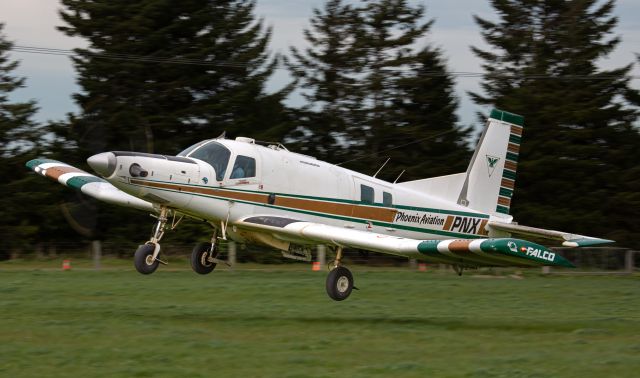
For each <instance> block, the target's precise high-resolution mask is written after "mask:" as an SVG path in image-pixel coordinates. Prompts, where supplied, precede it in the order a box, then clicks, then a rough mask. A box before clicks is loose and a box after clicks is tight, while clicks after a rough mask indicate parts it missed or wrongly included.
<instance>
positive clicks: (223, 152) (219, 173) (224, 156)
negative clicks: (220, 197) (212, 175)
mask: <svg viewBox="0 0 640 378" xmlns="http://www.w3.org/2000/svg"><path fill="white" fill-rule="evenodd" d="M189 157H192V158H196V159H200V160H203V161H205V162H207V163H209V164H211V166H212V167H213V169H214V170H215V171H216V180H218V181H222V179H223V178H224V173H225V172H226V171H227V165H229V158H230V157H231V151H229V150H228V149H227V148H226V147H225V146H223V145H221V144H220V143H217V142H211V143H208V144H206V145H204V146H202V147H200V148H198V149H197V150H196V151H195V152H193V153H192V154H191V155H189Z"/></svg>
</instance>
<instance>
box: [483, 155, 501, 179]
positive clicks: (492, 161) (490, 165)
mask: <svg viewBox="0 0 640 378" xmlns="http://www.w3.org/2000/svg"><path fill="white" fill-rule="evenodd" d="M485 156H486V157H487V169H488V171H489V177H491V175H492V174H493V171H495V170H496V165H498V162H499V161H500V158H499V157H495V156H491V155H485Z"/></svg>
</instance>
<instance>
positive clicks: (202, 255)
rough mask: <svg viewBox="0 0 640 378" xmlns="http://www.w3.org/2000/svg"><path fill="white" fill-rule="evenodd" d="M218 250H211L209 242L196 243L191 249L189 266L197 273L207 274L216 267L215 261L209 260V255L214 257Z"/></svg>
mask: <svg viewBox="0 0 640 378" xmlns="http://www.w3.org/2000/svg"><path fill="white" fill-rule="evenodd" d="M217 255H218V251H216V249H215V248H214V249H213V251H211V243H198V244H196V246H195V247H193V251H191V268H192V269H193V271H194V272H196V273H198V274H208V273H211V272H213V270H214V269H215V268H216V265H217V264H216V263H214V262H211V261H209V258H210V257H216V256H217Z"/></svg>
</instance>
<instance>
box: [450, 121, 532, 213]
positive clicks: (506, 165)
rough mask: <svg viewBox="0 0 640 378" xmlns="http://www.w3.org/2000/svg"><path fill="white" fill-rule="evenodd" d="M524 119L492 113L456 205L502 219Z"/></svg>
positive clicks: (512, 180)
mask: <svg viewBox="0 0 640 378" xmlns="http://www.w3.org/2000/svg"><path fill="white" fill-rule="evenodd" d="M523 125H524V118H523V117H522V116H519V115H516V114H512V113H508V112H504V111H501V110H497V109H494V110H492V111H491V115H490V116H489V120H488V121H487V126H486V127H485V129H484V131H483V132H482V136H481V137H480V142H478V146H477V147H476V150H475V152H474V153H473V157H472V158H471V162H470V163H469V167H468V168H467V172H466V177H465V180H464V184H463V186H462V191H461V192H460V196H459V197H458V204H460V205H463V206H467V207H469V208H471V209H474V210H477V211H482V212H484V213H487V214H492V215H496V216H502V217H506V216H508V214H509V208H510V207H511V198H512V196H513V189H514V184H515V179H516V168H517V165H518V155H519V152H520V138H521V137H522V127H523Z"/></svg>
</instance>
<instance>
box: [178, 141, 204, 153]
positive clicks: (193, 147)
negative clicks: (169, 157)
mask: <svg viewBox="0 0 640 378" xmlns="http://www.w3.org/2000/svg"><path fill="white" fill-rule="evenodd" d="M207 142H208V140H203V141H202V142H198V143H196V144H194V145H192V146H191V147H187V149H186V150H183V151H182V152H180V153H179V154H177V155H176V156H187V155H189V153H190V152H191V151H193V150H195V149H196V148H198V147H200V146H202V145H203V144H205V143H207Z"/></svg>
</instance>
